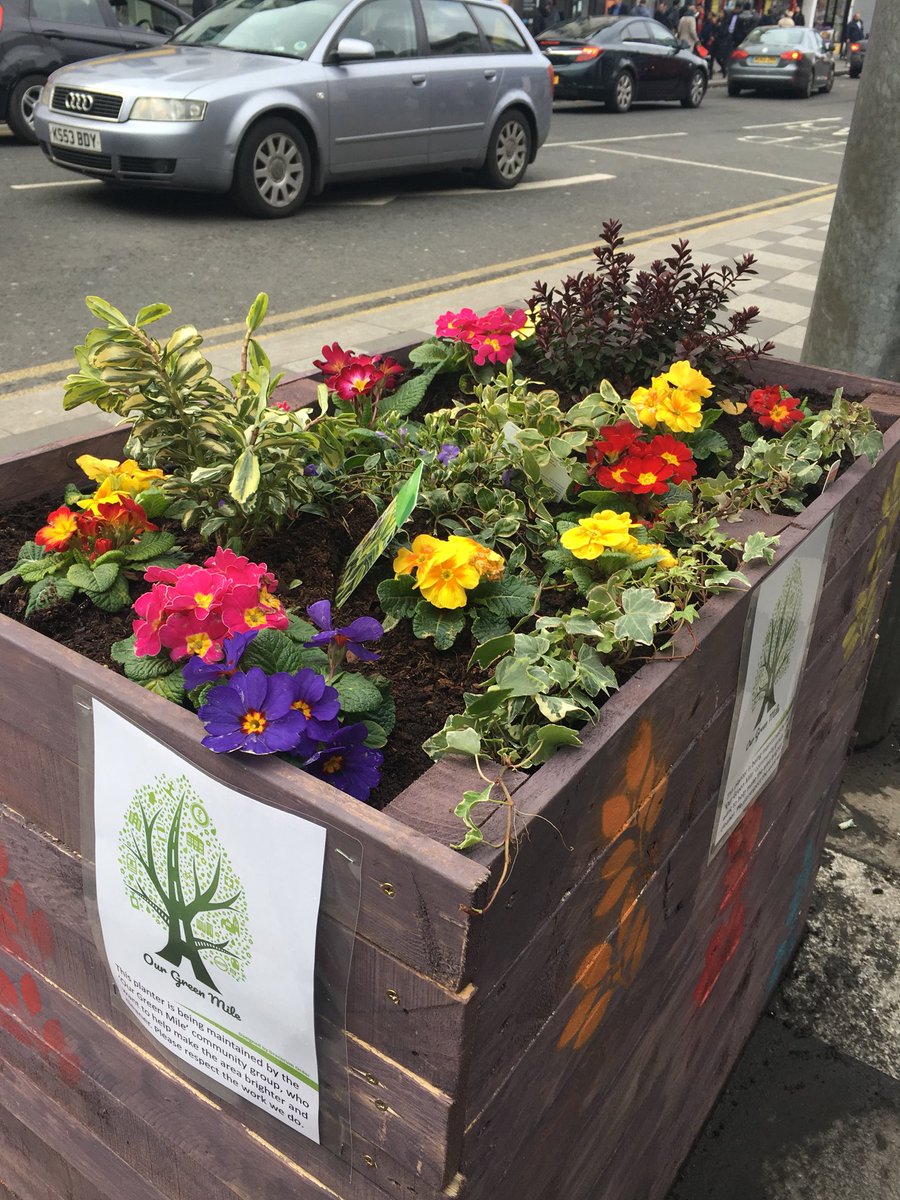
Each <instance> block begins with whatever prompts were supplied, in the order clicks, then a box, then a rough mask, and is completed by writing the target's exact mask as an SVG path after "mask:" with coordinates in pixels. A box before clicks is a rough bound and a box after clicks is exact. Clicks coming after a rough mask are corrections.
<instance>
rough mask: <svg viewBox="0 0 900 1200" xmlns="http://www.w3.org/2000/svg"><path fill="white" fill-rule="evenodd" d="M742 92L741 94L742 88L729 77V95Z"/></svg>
mask: <svg viewBox="0 0 900 1200" xmlns="http://www.w3.org/2000/svg"><path fill="white" fill-rule="evenodd" d="M740 94H741V89H740V88H739V87H738V85H737V84H736V83H732V82H731V80H730V79H729V80H728V95H729V96H739V95H740Z"/></svg>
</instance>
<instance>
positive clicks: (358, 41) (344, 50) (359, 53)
mask: <svg viewBox="0 0 900 1200" xmlns="http://www.w3.org/2000/svg"><path fill="white" fill-rule="evenodd" d="M374 57H375V47H374V46H373V45H372V43H371V42H366V41H363V39H362V38H351V37H347V38H341V40H340V41H339V42H338V44H337V48H336V49H335V52H334V55H333V58H334V59H335V60H336V61H337V62H354V61H359V60H360V59H366V58H374Z"/></svg>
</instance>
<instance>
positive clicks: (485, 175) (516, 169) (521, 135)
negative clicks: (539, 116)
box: [479, 109, 531, 188]
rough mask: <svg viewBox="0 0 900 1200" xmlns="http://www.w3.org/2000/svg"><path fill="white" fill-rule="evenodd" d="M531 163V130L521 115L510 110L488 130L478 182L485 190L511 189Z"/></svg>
mask: <svg viewBox="0 0 900 1200" xmlns="http://www.w3.org/2000/svg"><path fill="white" fill-rule="evenodd" d="M530 162H531V126H530V125H529V124H528V120H527V118H526V117H525V116H524V115H523V114H522V113H521V112H519V111H518V110H517V109H509V110H508V111H507V112H505V113H501V114H500V116H499V117H498V118H497V121H496V124H495V125H494V128H493V129H492V130H491V136H490V139H489V141H488V150H487V154H486V155H485V159H484V163H483V165H482V167H481V171H480V172H479V179H480V181H481V183H482V184H484V186H485V187H489V188H514V187H515V186H516V184H517V183H520V182H521V180H522V176H523V175H524V174H525V171H526V170H527V169H528V164H529V163H530Z"/></svg>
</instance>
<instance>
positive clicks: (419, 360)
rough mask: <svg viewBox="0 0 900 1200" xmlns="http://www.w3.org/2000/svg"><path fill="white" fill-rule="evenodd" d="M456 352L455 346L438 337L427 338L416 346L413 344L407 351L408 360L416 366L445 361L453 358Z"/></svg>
mask: <svg viewBox="0 0 900 1200" xmlns="http://www.w3.org/2000/svg"><path fill="white" fill-rule="evenodd" d="M455 353H456V347H455V346H453V345H449V344H448V343H447V342H442V341H441V340H440V339H439V338H436V337H432V338H429V339H428V341H427V342H422V343H421V344H420V345H418V346H414V347H413V349H412V350H410V352H409V361H410V362H411V363H415V364H416V365H417V366H418V365H419V364H424V363H442V364H443V363H445V362H447V361H448V360H449V359H451V358H453V357H454V355H455Z"/></svg>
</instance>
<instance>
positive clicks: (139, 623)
mask: <svg viewBox="0 0 900 1200" xmlns="http://www.w3.org/2000/svg"><path fill="white" fill-rule="evenodd" d="M171 591H172V589H171V588H170V587H167V586H166V585H165V584H160V583H157V584H155V585H154V586H153V587H152V588H151V589H150V591H149V592H144V594H143V596H138V598H137V600H135V602H134V611H135V612H136V613H137V615H138V616H137V620H136V621H132V623H131V628H132V629H133V630H134V653H135V655H136V656H137V657H138V658H143V657H144V655H147V654H159V652H160V650H161V649H162V644H161V642H160V640H159V631H160V628H161V626H162V625H163V623H164V621H165V620H166V617H167V616H168V615H169V611H168V603H169V596H170V594H171Z"/></svg>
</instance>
